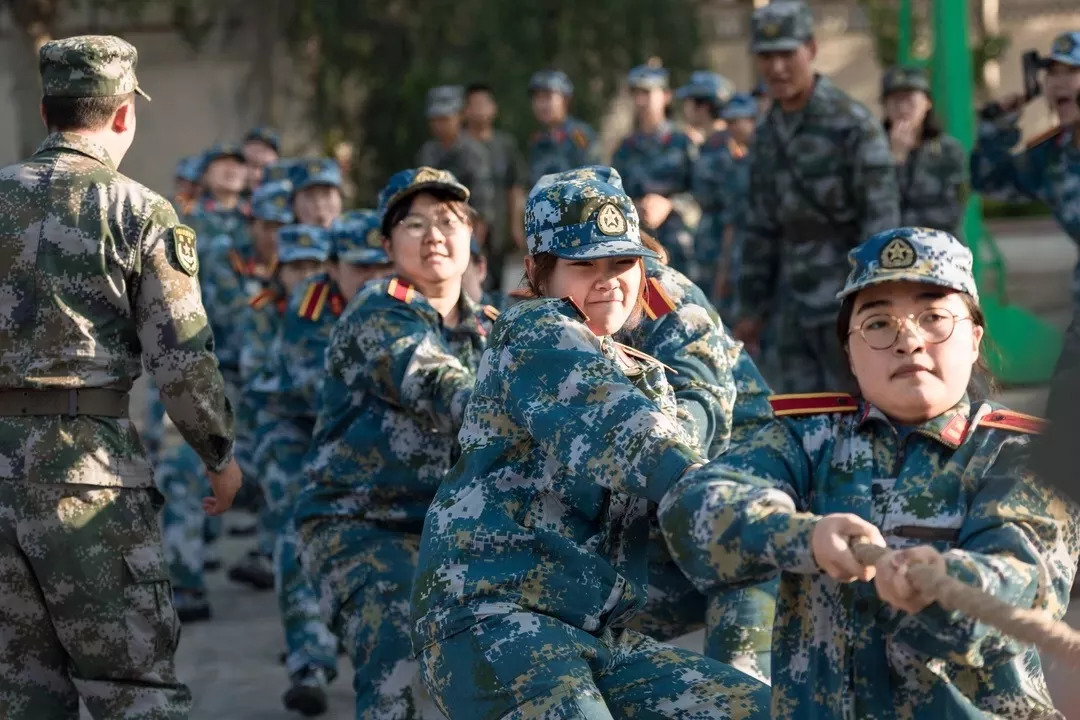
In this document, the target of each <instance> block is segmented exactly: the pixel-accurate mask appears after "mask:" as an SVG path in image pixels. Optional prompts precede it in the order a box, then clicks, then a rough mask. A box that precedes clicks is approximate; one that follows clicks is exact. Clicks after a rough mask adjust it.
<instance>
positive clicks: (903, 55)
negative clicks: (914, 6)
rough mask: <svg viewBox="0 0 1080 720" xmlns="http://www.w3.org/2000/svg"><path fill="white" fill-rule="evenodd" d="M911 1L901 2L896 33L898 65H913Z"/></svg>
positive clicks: (902, 0)
mask: <svg viewBox="0 0 1080 720" xmlns="http://www.w3.org/2000/svg"><path fill="white" fill-rule="evenodd" d="M911 22H912V15H911V0H900V17H899V23H898V24H897V31H896V64H897V65H902V66H904V67H907V66H910V65H911Z"/></svg>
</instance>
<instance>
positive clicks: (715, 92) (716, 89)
mask: <svg viewBox="0 0 1080 720" xmlns="http://www.w3.org/2000/svg"><path fill="white" fill-rule="evenodd" d="M734 94H735V83H733V82H731V80H728V79H727V78H726V77H724V76H723V75H720V74H719V73H714V72H712V71H711V70H696V71H694V72H693V73H691V74H690V82H688V83H687V84H685V85H683V86H682V87H680V88H679V89H678V90H676V91H675V97H676V98H678V99H679V100H686V99H693V100H706V101H709V102H711V103H712V104H713V105H715V106H716V107H718V108H719V107H723V106H724V103H726V102H727V101H728V100H730V99H731V96H732V95H734Z"/></svg>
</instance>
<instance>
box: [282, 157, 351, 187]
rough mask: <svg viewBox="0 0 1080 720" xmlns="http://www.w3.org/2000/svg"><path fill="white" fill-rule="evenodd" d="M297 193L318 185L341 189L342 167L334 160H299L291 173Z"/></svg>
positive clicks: (323, 158)
mask: <svg viewBox="0 0 1080 720" xmlns="http://www.w3.org/2000/svg"><path fill="white" fill-rule="evenodd" d="M289 175H290V177H291V178H292V182H293V188H294V191H295V192H300V191H301V190H307V189H308V188H310V187H316V186H318V185H328V186H330V187H336V188H338V189H339V190H340V189H341V185H342V182H341V166H340V165H338V164H337V161H336V160H334V159H333V158H328V157H321V158H307V159H305V160H297V161H295V162H294V164H293V166H292V171H291V172H290V173H289Z"/></svg>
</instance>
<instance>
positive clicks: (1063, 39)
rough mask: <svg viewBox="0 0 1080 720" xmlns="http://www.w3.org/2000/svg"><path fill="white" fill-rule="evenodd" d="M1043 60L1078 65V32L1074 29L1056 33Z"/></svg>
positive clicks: (1079, 45)
mask: <svg viewBox="0 0 1080 720" xmlns="http://www.w3.org/2000/svg"><path fill="white" fill-rule="evenodd" d="M1045 61H1046V62H1059V63H1064V64H1066V65H1074V66H1080V32H1077V31H1075V30H1074V31H1071V32H1067V33H1062V34H1061V35H1058V36H1057V37H1056V38H1055V39H1054V44H1053V45H1052V46H1051V47H1050V54H1049V55H1047V56H1046V58H1045Z"/></svg>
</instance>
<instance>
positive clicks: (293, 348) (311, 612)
mask: <svg viewBox="0 0 1080 720" xmlns="http://www.w3.org/2000/svg"><path fill="white" fill-rule="evenodd" d="M278 243H279V248H278V258H279V262H280V269H279V277H280V279H281V286H282V289H283V291H284V292H285V294H286V296H287V298H288V300H287V305H286V309H285V311H284V313H282V315H281V317H280V321H279V323H278V325H277V333H276V335H275V337H274V338H273V340H271V341H270V344H269V347H268V348H267V355H266V358H265V361H264V363H263V366H262V367H261V368H260V369H258V370H257V371H256V373H255V378H254V380H253V382H252V383H251V386H250V388H251V395H252V396H253V405H255V406H256V407H257V416H258V421H257V422H258V437H259V448H258V452H257V454H256V457H255V462H254V464H255V466H256V468H258V473H259V476H258V477H259V480H260V483H261V484H262V488H263V495H264V497H265V498H266V502H267V515H268V525H269V528H270V530H271V531H272V532H273V533H274V538H275V542H274V550H273V579H274V588H275V591H276V592H277V596H278V609H279V610H280V612H281V620H282V625H283V629H284V635H285V644H286V648H287V650H286V657H285V667H286V670H287V671H288V674H289V678H290V683H291V687H290V688H289V690H288V691H287V692H286V693H285V697H284V699H283V701H284V704H285V707H287V708H289V709H293V710H297V711H299V712H302V713H304V714H305V715H309V714H312V715H313V714H319V713H322V712H325V711H326V708H327V699H326V685H327V683H328V682H329V681H331V680H332V679H333V678H334V676H335V675H336V674H337V640H336V639H335V638H334V636H333V635H332V634H331V633H330V631H329V630H328V629H327V628H326V626H325V625H324V624H323V622H322V620H321V618H320V616H319V606H318V601H317V599H316V597H315V592H314V589H313V588H312V587H311V584H310V582H309V581H308V579H307V577H306V576H305V575H304V573H303V570H302V569H301V568H300V563H299V559H298V557H297V552H296V533H295V530H294V528H293V523H292V516H293V510H294V504H295V501H296V497H297V495H298V493H299V490H300V481H301V474H302V469H303V461H304V456H305V455H306V454H307V452H308V449H309V447H310V446H311V439H312V435H313V433H314V429H315V406H314V405H315V398H314V397H313V392H314V388H312V387H309V386H310V385H314V384H315V382H316V381H315V379H314V378H316V377H317V376H318V375H319V373H320V371H321V368H322V365H323V350H324V348H325V342H320V336H322V335H326V334H328V330H329V326H330V324H332V323H333V321H334V318H335V317H336V314H340V312H341V308H342V307H343V305H344V301H343V300H342V298H341V296H340V295H339V294H336V293H335V292H332V290H331V288H330V282H329V280H328V278H327V277H326V275H325V273H320V272H319V271H320V270H321V269H322V267H323V266H324V264H325V263H326V262H327V260H328V258H329V256H330V233H329V231H327V230H325V229H323V228H321V227H319V226H315V225H289V226H286V227H283V228H281V229H280V230H279V231H278ZM335 309H336V311H337V313H336V314H335V313H334V312H333V311H334V310H335ZM324 328H325V329H324Z"/></svg>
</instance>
